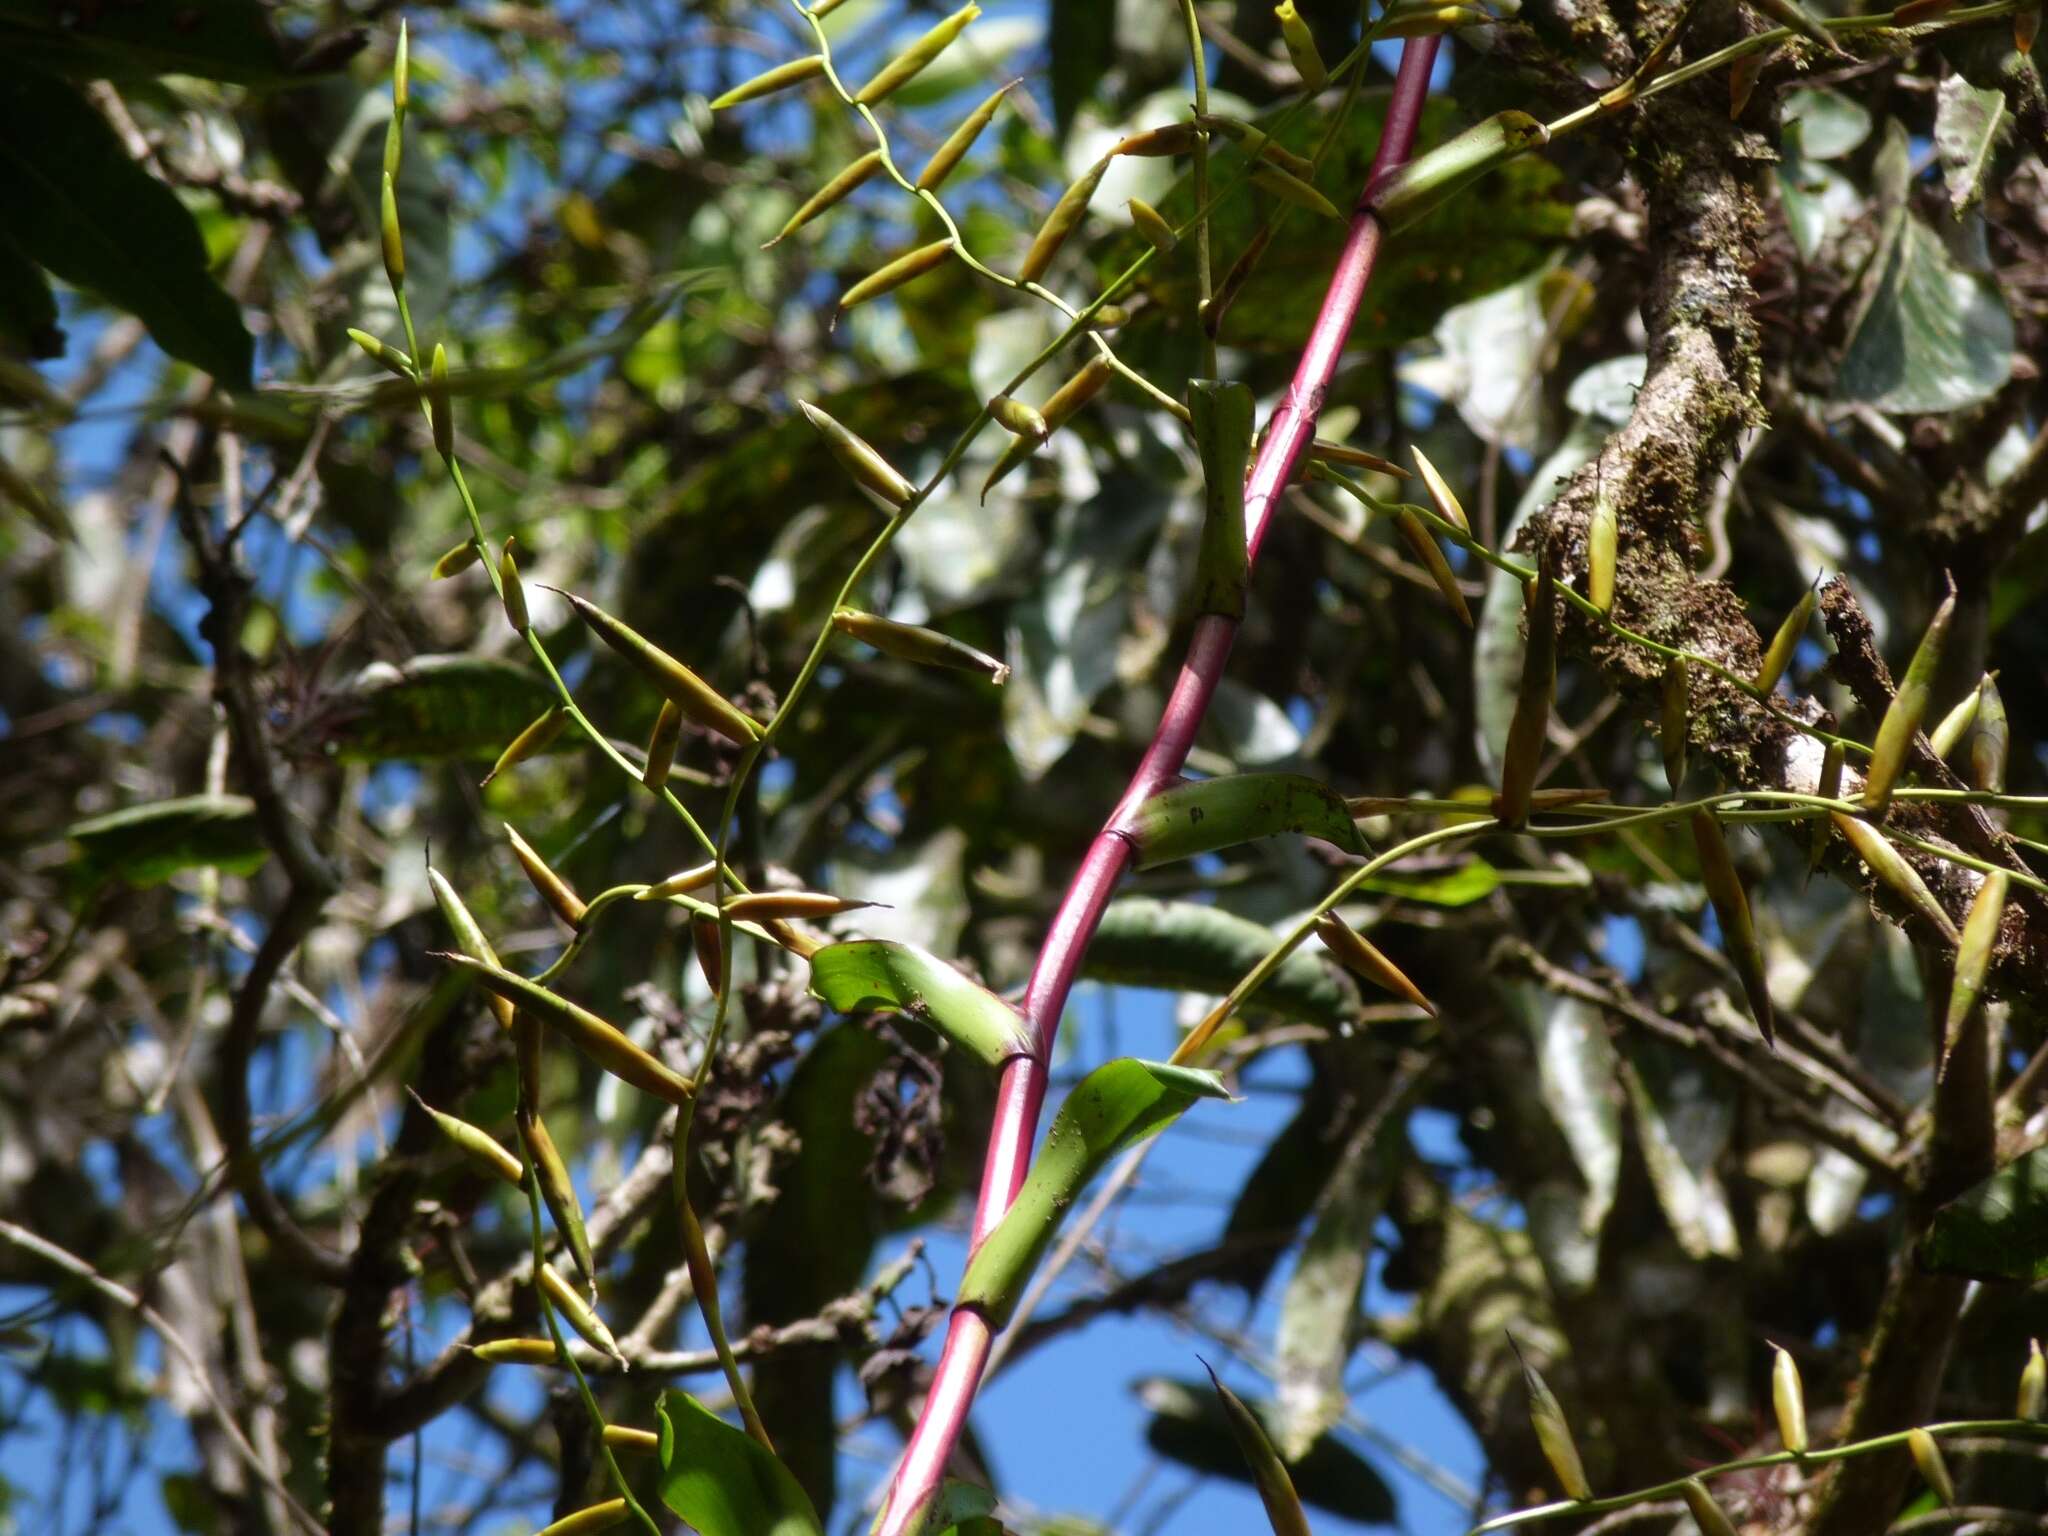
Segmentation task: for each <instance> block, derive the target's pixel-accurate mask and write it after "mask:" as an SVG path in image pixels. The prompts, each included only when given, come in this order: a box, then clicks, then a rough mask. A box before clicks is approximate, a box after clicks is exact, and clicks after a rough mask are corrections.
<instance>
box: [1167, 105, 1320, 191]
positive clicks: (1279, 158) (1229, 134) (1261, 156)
mask: <svg viewBox="0 0 2048 1536" xmlns="http://www.w3.org/2000/svg"><path fill="white" fill-rule="evenodd" d="M1195 122H1196V123H1197V124H1198V125H1199V126H1201V127H1203V128H1206V129H1207V130H1208V131H1209V132H1210V133H1220V134H1222V135H1223V137H1224V138H1226V139H1229V140H1231V141H1233V142H1234V143H1236V144H1237V145H1239V146H1240V147H1241V148H1242V149H1243V150H1244V152H1245V155H1246V157H1247V158H1248V159H1252V160H1270V161H1271V162H1272V163H1273V164H1275V165H1277V166H1279V167H1280V169H1281V170H1283V171H1292V172H1293V173H1294V174H1295V175H1297V176H1311V175H1314V174H1315V162H1314V161H1312V160H1309V159H1306V158H1304V157H1303V156H1301V155H1297V154H1296V153H1295V152H1294V151H1293V150H1291V149H1287V148H1285V147H1284V146H1282V145H1280V144H1277V143H1275V142H1274V141H1273V139H1272V138H1270V137H1269V136H1268V135H1267V134H1265V133H1263V132H1261V131H1260V130H1259V129H1257V128H1254V127H1253V126H1252V125H1251V124H1250V123H1246V122H1240V121H1239V120H1238V119H1237V118H1234V117H1218V116H1215V115H1214V114H1212V113H1207V112H1200V113H1197V114H1196V115H1195Z"/></svg>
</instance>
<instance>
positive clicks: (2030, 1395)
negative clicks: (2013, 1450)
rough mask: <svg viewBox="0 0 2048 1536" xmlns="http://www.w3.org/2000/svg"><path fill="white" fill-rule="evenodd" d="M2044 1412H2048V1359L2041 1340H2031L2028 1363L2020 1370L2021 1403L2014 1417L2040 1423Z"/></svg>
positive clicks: (2028, 1344) (2028, 1347) (2028, 1345)
mask: <svg viewBox="0 0 2048 1536" xmlns="http://www.w3.org/2000/svg"><path fill="white" fill-rule="evenodd" d="M2044 1410H2048V1357H2044V1356H2043V1355H2042V1353H2041V1341H2040V1340H2039V1339H2029V1340H2027V1363H2026V1365H2024V1366H2023V1367H2021V1369H2020V1395H2019V1403H2018V1405H2017V1407H2016V1408H2015V1409H2014V1410H2013V1417H2014V1418H2016V1419H2028V1420H2031V1421H2034V1422H2037V1423H2038V1422H2039V1421H2040V1419H2041V1418H2042V1417H2043V1415H2044Z"/></svg>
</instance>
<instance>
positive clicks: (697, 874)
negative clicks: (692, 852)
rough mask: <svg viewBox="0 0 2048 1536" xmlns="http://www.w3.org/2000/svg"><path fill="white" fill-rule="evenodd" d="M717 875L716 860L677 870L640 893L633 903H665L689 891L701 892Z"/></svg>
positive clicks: (685, 894)
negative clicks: (670, 898) (672, 897)
mask: <svg viewBox="0 0 2048 1536" xmlns="http://www.w3.org/2000/svg"><path fill="white" fill-rule="evenodd" d="M717 874H718V864H717V861H716V860H712V861H709V862H707V863H703V864H698V865H696V866H694V867H693V868H690V869H684V870H678V871H677V872H676V873H675V874H673V875H670V876H669V877H668V878H667V879H666V880H657V881H655V883H654V884H652V885H650V886H649V887H647V889H646V890H644V891H642V892H640V893H639V894H638V895H636V896H635V897H634V898H633V899H634V900H635V901H666V900H667V899H668V898H669V897H671V896H687V895H688V894H689V893H690V892H691V891H701V890H703V889H704V887H705V886H707V885H709V884H710V883H711V882H712V880H713V879H714V878H715V877H716V876H717Z"/></svg>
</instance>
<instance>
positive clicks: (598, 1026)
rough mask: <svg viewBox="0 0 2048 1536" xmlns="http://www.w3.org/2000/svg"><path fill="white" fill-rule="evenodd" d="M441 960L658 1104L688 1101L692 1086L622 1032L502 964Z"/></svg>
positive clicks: (450, 957)
mask: <svg viewBox="0 0 2048 1536" xmlns="http://www.w3.org/2000/svg"><path fill="white" fill-rule="evenodd" d="M442 958H444V959H446V960H447V961H448V963H449V964H451V965H455V966H459V967H460V968H461V969H463V970H465V971H468V972H469V973H470V974H471V975H473V976H475V977H476V979H477V980H478V981H480V982H482V983H483V984H484V985H485V986H487V987H489V988H490V989H491V990H492V991H493V992H495V993H497V994H498V995H499V996H500V997H502V998H504V999H505V1000H506V1001H508V1002H511V1003H514V1004H516V1005H517V1006H518V1007H519V1008H520V1009H522V1010H523V1011H525V1012H528V1013H531V1014H532V1015H534V1017H536V1018H538V1019H540V1020H541V1021H542V1022H543V1023H545V1024H548V1025H550V1026H552V1027H554V1028H555V1029H558V1030H560V1031H561V1032H562V1033H563V1034H565V1035H567V1036H568V1037H569V1039H570V1040H571V1041H572V1042H573V1043H574V1044H575V1046H576V1048H577V1049H578V1050H580V1051H582V1052H583V1054H584V1055H586V1056H588V1057H589V1058H590V1059H591V1060H592V1061H594V1062H596V1063H597V1064H598V1065H599V1066H600V1067H602V1068H604V1070H605V1071H607V1072H609V1073H611V1074H612V1076H614V1077H616V1078H619V1079H620V1080H622V1081H624V1082H628V1083H631V1084H632V1085H633V1086H634V1087H635V1088H638V1089H639V1090H640V1091H641V1092H642V1093H646V1094H650V1095H652V1096H653V1097H655V1098H657V1099H660V1100H662V1101H663V1102H664V1103H667V1104H675V1105H678V1106H681V1105H684V1104H687V1103H689V1102H690V1097H691V1095H692V1094H694V1093H695V1092H696V1091H697V1090H696V1084H695V1083H693V1082H691V1081H690V1079H689V1078H687V1077H685V1076H683V1074H682V1073H680V1072H678V1071H676V1070H675V1069H674V1068H672V1067H670V1066H668V1065H667V1064H666V1063H664V1062H661V1061H658V1060H656V1059H655V1058H654V1057H653V1056H651V1055H649V1054H648V1053H647V1052H646V1051H643V1050H642V1049H640V1047H639V1046H637V1045H635V1044H634V1043H633V1042H632V1041H631V1040H629V1039H628V1038H627V1037H626V1035H625V1033H624V1032H623V1031H621V1030H619V1029H616V1028H614V1027H613V1026H612V1025H610V1024H607V1023H606V1022H605V1021H604V1020H603V1019H601V1018H599V1017H598V1016H597V1015H596V1014H594V1013H592V1012H591V1011H590V1010H589V1009H587V1008H583V1007H580V1006H579V1005H577V1004H575V1003H572V1002H570V1001H569V999H567V998H566V997H563V996H561V995H559V994H558V993H554V992H550V991H549V990H548V989H547V988H546V987H543V986H541V985H540V984H538V983H537V982H532V981H528V980H527V979H526V978H525V977H524V976H515V975H514V974H513V973H512V972H510V971H508V970H505V969H504V968H503V967H502V966H496V965H486V964H484V963H482V962H481V961H477V960H472V959H471V958H470V957H469V956H467V955H446V956H443V957H442Z"/></svg>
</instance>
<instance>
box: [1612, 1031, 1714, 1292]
mask: <svg viewBox="0 0 2048 1536" xmlns="http://www.w3.org/2000/svg"><path fill="white" fill-rule="evenodd" d="M1620 1071H1621V1081H1622V1085H1623V1087H1625V1088H1626V1089H1627V1090H1628V1100H1629V1106H1630V1108H1631V1109H1632V1110H1633V1111H1634V1113H1635V1120H1636V1140H1637V1142H1638V1144H1639V1145H1640V1146H1641V1147H1642V1149H1643V1164H1644V1166H1645V1167H1647V1168H1648V1169H1649V1173H1650V1183H1651V1184H1652V1186H1654V1187H1655V1189H1656V1191H1657V1203H1658V1204H1659V1205H1661V1206H1662V1207H1663V1208H1664V1217H1665V1219H1666V1220H1667V1221H1669V1222H1670V1223H1671V1230H1672V1232H1673V1234H1674V1235H1675V1236H1676V1237H1677V1238H1678V1246H1679V1247H1681V1248H1683V1249H1684V1250H1685V1251H1686V1253H1687V1254H1688V1255H1689V1256H1690V1257H1692V1258H1694V1259H1699V1260H1705V1259H1708V1258H1723V1259H1732V1258H1737V1257H1739V1256H1740V1254H1741V1251H1742V1250H1741V1245H1740V1243H1739V1241H1738V1240H1737V1238H1736V1233H1735V1216H1734V1213H1733V1212H1732V1211H1731V1210H1730V1209H1729V1205H1728V1192H1727V1190H1726V1189H1725V1188H1723V1187H1722V1184H1721V1177H1720V1175H1719V1173H1717V1172H1716V1171H1715V1166H1714V1165H1715V1163H1716V1162H1717V1161H1718V1160H1719V1158H1720V1156H1721V1154H1722V1152H1723V1151H1725V1150H1726V1149H1727V1146H1728V1136H1729V1133H1730V1132H1731V1131H1732V1130H1733V1129H1734V1126H1735V1104H1734V1101H1733V1100H1732V1099H1730V1098H1729V1097H1728V1096H1727V1094H1726V1092H1725V1091H1724V1089H1725V1086H1726V1080H1725V1079H1724V1078H1722V1077H1720V1076H1718V1075H1711V1074H1709V1073H1706V1072H1704V1071H1702V1070H1701V1069H1700V1068H1699V1066H1698V1065H1697V1064H1696V1063H1694V1062H1693V1061H1691V1060H1690V1059H1688V1058H1685V1057H1683V1056H1681V1055H1679V1054H1677V1053H1676V1052H1674V1051H1671V1050H1669V1049H1664V1048H1661V1047H1659V1046H1657V1045H1655V1044H1652V1043H1650V1042H1648V1041H1642V1040H1637V1041H1634V1042H1633V1043H1631V1045H1630V1047H1629V1054H1628V1056H1627V1057H1626V1058H1624V1059H1622V1061H1621V1062H1620Z"/></svg>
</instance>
